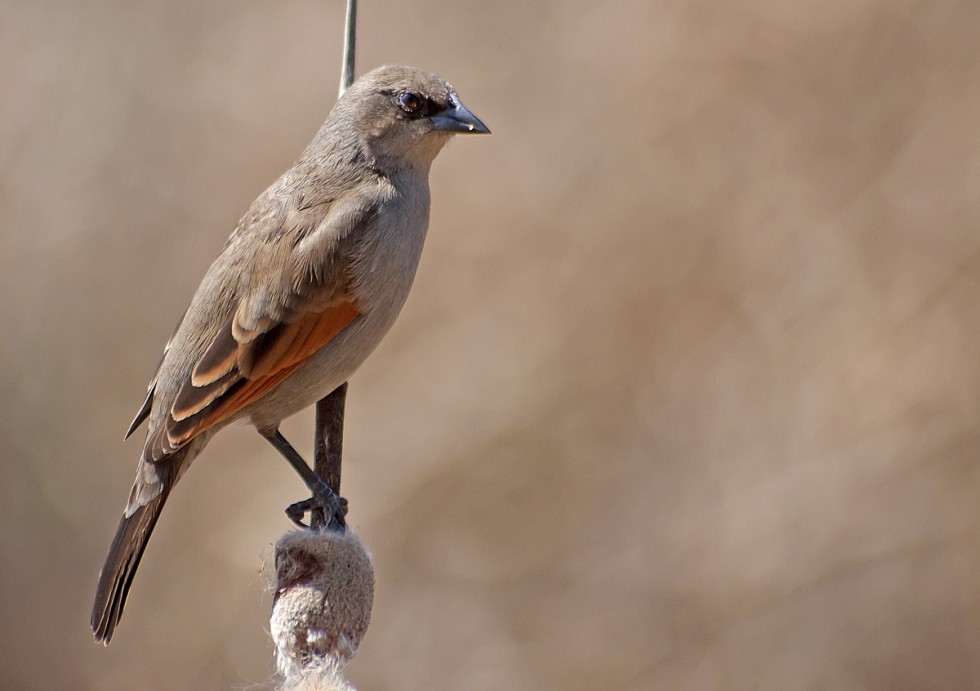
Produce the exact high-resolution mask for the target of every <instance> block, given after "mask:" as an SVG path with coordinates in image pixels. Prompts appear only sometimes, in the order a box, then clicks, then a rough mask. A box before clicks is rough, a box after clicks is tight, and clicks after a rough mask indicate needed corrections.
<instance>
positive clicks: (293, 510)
mask: <svg viewBox="0 0 980 691" xmlns="http://www.w3.org/2000/svg"><path fill="white" fill-rule="evenodd" d="M261 434H262V436H263V437H265V438H266V439H268V440H269V443H270V444H272V445H273V446H274V447H275V448H276V450H277V451H279V453H281V454H282V456H283V458H285V459H286V460H287V461H289V464H290V465H291V466H293V469H294V470H295V471H296V472H297V473H299V476H300V477H301V478H303V482H305V483H306V486H307V487H309V488H310V492H311V493H312V494H313V496H312V498H310V499H307V500H304V501H299V502H296V503H295V504H291V505H290V506H289V507H287V508H286V515H287V516H289V518H290V520H292V521H293V522H294V523H295V524H296V525H298V526H299V527H301V528H308V527H310V526H307V525H305V524H304V523H303V522H302V518H303V515H304V514H305V513H306V512H307V511H313V510H314V509H321V510H322V511H323V514H324V515H325V516H332V517H334V519H335V520H338V521H339V522H340V523H341V525H343V516H344V514H345V513H346V512H347V502H346V501H344V500H342V499H341V498H340V497H338V496H337V494H336V493H335V492H334V491H333V490H332V489H330V485H328V484H327V483H325V482H324V481H323V480H321V479H320V476H319V475H317V474H316V473H315V472H313V470H312V469H311V468H310V466H309V465H307V463H306V461H304V460H303V457H302V456H300V455H299V453H298V452H297V451H296V449H294V448H293V447H292V445H291V444H290V443H289V442H288V441H286V438H285V437H284V436H282V433H281V432H280V431H279V430H273V431H269V432H262V433H261Z"/></svg>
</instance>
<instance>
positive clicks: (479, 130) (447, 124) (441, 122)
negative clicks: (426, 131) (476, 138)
mask: <svg viewBox="0 0 980 691" xmlns="http://www.w3.org/2000/svg"><path fill="white" fill-rule="evenodd" d="M431 120H432V129H434V130H441V131H442V132H462V133H463V134H467V133H468V134H490V128H489V127H487V126H486V125H484V124H483V121H482V120H480V118H478V117H476V116H475V115H473V113H471V112H470V109H469V108H467V107H466V106H464V105H463V102H462V101H460V100H459V96H457V95H456V94H453V95H452V96H451V97H450V98H449V108H447V109H446V110H444V111H442V112H441V113H439V114H438V115H433V116H432V118H431Z"/></svg>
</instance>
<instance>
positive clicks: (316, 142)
mask: <svg viewBox="0 0 980 691" xmlns="http://www.w3.org/2000/svg"><path fill="white" fill-rule="evenodd" d="M489 133H490V130H489V128H487V126H486V125H485V124H484V123H483V122H482V121H481V120H480V119H479V118H478V117H477V116H476V115H474V114H473V113H472V112H471V111H470V110H469V109H468V108H467V107H466V106H465V105H464V104H463V102H462V101H461V100H460V98H459V95H458V94H457V93H456V90H455V89H454V88H453V87H452V85H450V84H449V83H448V82H446V81H445V80H444V79H442V78H441V77H439V76H437V75H435V74H432V73H429V72H426V71H424V70H421V69H419V68H415V67H404V66H385V67H380V68H377V69H375V70H373V71H371V72H369V73H367V74H365V75H364V76H362V77H361V78H360V79H358V80H357V81H355V82H354V83H353V84H351V85H350V86H349V87H348V88H347V89H346V91H345V92H344V93H343V95H342V96H341V97H340V98H339V99H338V100H337V102H336V103H335V104H334V106H333V108H332V109H331V110H330V113H329V115H328V116H327V118H326V120H325V122H324V123H323V125H322V127H321V128H320V129H319V131H318V132H317V133H316V135H315V136H314V138H313V140H312V141H311V142H310V144H309V145H308V146H307V147H306V149H305V150H304V151H303V153H302V154H301V155H300V156H299V158H298V159H297V160H296V162H295V163H294V164H293V166H292V167H291V168H290V169H289V170H287V171H286V172H285V173H283V174H282V176H280V177H279V179H277V180H276V181H275V182H274V183H273V184H272V185H271V186H270V187H269V188H268V189H266V190H265V191H264V192H263V193H262V194H261V195H259V197H258V198H257V199H256V200H255V201H254V202H253V203H252V204H251V206H250V207H249V208H248V210H247V211H246V212H245V214H244V215H243V216H242V218H241V220H240V221H239V222H238V224H237V226H236V227H235V229H234V230H233V232H232V233H231V235H230V237H229V238H228V241H227V242H226V244H225V246H224V249H223V250H222V251H221V253H220V255H219V256H218V258H217V259H216V260H215V261H214V263H213V264H212V265H211V267H210V268H209V269H208V271H207V272H206V273H205V276H204V278H203V280H202V282H201V284H200V286H199V287H198V289H197V291H196V292H195V294H194V296H193V298H192V299H191V301H190V305H189V306H188V308H187V311H186V312H185V314H184V316H183V317H182V319H181V320H180V323H179V325H178V326H177V329H176V330H175V331H174V333H173V335H172V337H171V338H170V340H169V341H168V343H167V344H166V346H165V347H164V351H163V357H162V360H161V362H160V364H159V367H158V368H157V371H156V374H155V375H154V376H153V378H152V379H151V381H150V384H149V386H148V389H147V394H146V399H145V400H144V402H143V405H142V406H141V407H140V409H139V412H138V413H137V414H136V417H135V419H134V420H133V422H132V424H131V425H130V427H129V430H128V432H127V434H126V438H128V437H129V436H130V435H132V434H133V432H134V431H135V430H136V429H138V428H139V427H140V425H142V424H143V423H144V422H146V423H147V430H146V439H145V442H144V444H143V448H142V452H141V454H140V458H139V461H138V464H137V469H136V479H135V481H134V483H133V487H132V490H131V491H130V494H129V499H128V501H127V504H126V508H125V511H124V513H123V516H122V519H121V521H120V523H119V527H118V529H117V531H116V535H115V538H114V540H113V542H112V545H111V546H110V548H109V552H108V555H107V557H106V560H105V565H104V566H103V567H102V571H101V572H100V575H99V581H98V586H97V590H96V596H95V603H94V606H93V609H92V619H91V625H92V630H93V632H94V634H95V639H96V641H98V642H101V643H102V644H104V645H108V644H109V641H110V640H111V639H112V636H113V632H114V631H115V629H116V626H117V625H118V623H119V619H120V617H121V616H122V613H123V608H124V606H125V604H126V598H127V595H128V594H129V591H130V587H131V585H132V582H133V577H134V576H135V574H136V570H137V567H138V566H139V563H140V559H141V558H142V556H143V553H144V550H145V549H146V544H147V541H148V540H149V538H150V534H151V532H152V531H153V528H154V526H155V525H156V523H157V519H158V518H159V516H160V512H161V510H162V509H163V506H164V504H165V502H166V501H167V498H168V496H169V495H170V492H171V490H172V489H173V487H174V485H175V484H176V483H177V482H178V480H180V478H181V477H182V476H183V474H184V473H185V472H186V471H187V469H188V467H189V466H190V465H191V462H192V461H193V460H194V459H195V458H196V457H197V456H198V455H199V454H200V453H201V451H202V450H203V449H204V447H205V446H206V445H207V443H208V441H209V440H210V439H211V438H212V437H213V436H214V435H215V434H216V433H217V432H218V431H220V430H221V429H222V428H223V427H225V426H227V425H229V424H231V423H233V422H236V421H245V422H246V423H251V424H252V425H253V426H254V427H255V429H256V430H257V431H258V432H259V434H260V435H262V436H263V437H265V438H266V439H267V440H268V441H270V442H271V443H272V444H273V446H275V447H276V449H277V450H279V451H280V452H281V453H282V454H283V455H284V456H285V457H286V458H287V459H288V460H289V461H290V462H291V463H292V464H293V465H294V467H296V468H297V470H299V471H300V472H301V474H303V477H304V479H305V480H306V481H307V484H308V485H309V486H310V488H311V490H313V491H314V495H315V496H316V495H317V493H318V492H320V493H321V496H323V495H325V494H329V488H327V487H326V486H325V485H324V484H323V483H322V481H320V480H319V478H317V476H316V475H315V473H314V472H313V470H312V469H311V468H310V467H309V466H308V465H307V464H306V463H305V461H303V460H302V457H300V456H299V454H298V453H297V452H296V451H295V450H293V448H292V447H291V446H290V445H289V442H287V441H286V440H285V438H283V437H282V435H281V434H280V432H279V425H280V423H281V421H282V420H284V419H285V418H287V417H289V416H291V415H293V414H294V413H297V412H299V411H301V410H303V409H304V408H307V407H309V406H311V405H313V404H314V403H315V402H316V401H318V400H319V399H321V398H323V397H324V396H326V395H327V394H329V393H330V392H331V391H333V390H335V389H337V388H338V387H339V386H341V385H343V384H344V383H346V381H347V380H348V379H349V378H350V376H351V375H352V374H353V373H354V371H355V370H356V369H357V368H358V367H359V366H360V365H361V364H362V363H363V362H364V360H365V359H366V358H367V356H368V355H369V354H370V353H371V352H372V351H373V350H374V349H375V347H376V346H377V345H378V343H379V342H380V341H381V340H382V338H383V337H384V335H385V334H386V333H387V332H388V330H389V328H390V327H391V326H392V324H393V322H394V321H395V319H396V317H397V316H398V314H399V312H400V311H401V309H402V306H403V305H404V303H405V301H406V298H407V297H408V294H409V291H410V289H411V286H412V282H413V280H414V277H415V273H416V269H417V267H418V263H419V258H420V255H421V252H422V246H423V243H424V241H425V236H426V232H427V229H428V223H429V203H430V194H429V180H428V178H429V170H430V167H431V165H432V162H433V160H434V159H435V158H436V156H437V154H438V153H439V152H440V150H441V149H442V148H443V147H444V146H445V144H446V143H447V142H448V141H449V140H450V139H451V138H452V137H453V135H456V134H489ZM299 465H302V468H300V467H299ZM304 469H305V470H304ZM318 483H319V484H318ZM334 500H335V501H336V498H335V497H334ZM331 508H332V509H334V510H337V505H336V503H335V504H333V505H332V507H331Z"/></svg>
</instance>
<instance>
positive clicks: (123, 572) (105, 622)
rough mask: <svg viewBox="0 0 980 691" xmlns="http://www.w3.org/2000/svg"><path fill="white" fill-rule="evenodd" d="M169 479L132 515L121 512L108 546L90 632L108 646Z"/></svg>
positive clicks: (168, 487) (158, 514)
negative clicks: (160, 489)
mask: <svg viewBox="0 0 980 691" xmlns="http://www.w3.org/2000/svg"><path fill="white" fill-rule="evenodd" d="M171 486H172V485H171V483H170V482H165V483H164V484H163V489H162V491H161V492H160V494H159V495H157V496H156V497H154V498H153V499H150V500H149V501H148V502H147V503H146V504H144V505H143V506H140V507H139V508H137V509H136V510H135V511H134V512H133V513H132V515H129V516H126V515H123V517H122V520H121V521H120V522H119V528H118V529H117V530H116V537H115V539H114V540H113V541H112V546H111V547H110V548H109V554H108V556H106V560H105V566H103V567H102V573H100V574H99V587H98V589H97V590H96V593H95V606H94V607H93V608H92V631H94V632H95V640H96V641H99V642H100V643H102V644H103V645H108V644H109V641H110V640H111V639H112V633H113V631H115V629H116V625H117V624H118V623H119V618H120V617H122V613H123V607H125V605H126V596H127V595H129V588H130V586H131V585H132V583H133V576H135V575H136V569H137V568H138V567H139V564H140V559H142V557H143V551H144V550H145V549H146V542H147V540H149V539H150V533H152V532H153V527H154V526H155V525H156V524H157V519H158V518H159V517H160V511H162V510H163V505H164V502H166V501H167V496H168V495H169V494H170V488H171Z"/></svg>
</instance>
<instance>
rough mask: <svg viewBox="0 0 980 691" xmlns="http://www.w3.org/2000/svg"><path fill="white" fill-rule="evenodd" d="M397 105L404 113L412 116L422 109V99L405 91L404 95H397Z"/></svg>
mask: <svg viewBox="0 0 980 691" xmlns="http://www.w3.org/2000/svg"><path fill="white" fill-rule="evenodd" d="M398 105H400V106H401V107H402V110H404V111H405V112H406V113H408V114H409V115H413V114H415V113H417V112H418V110H419V108H421V107H422V99H421V98H419V97H418V96H416V95H415V94H413V93H411V92H410V91H406V92H405V93H401V94H398Z"/></svg>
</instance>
